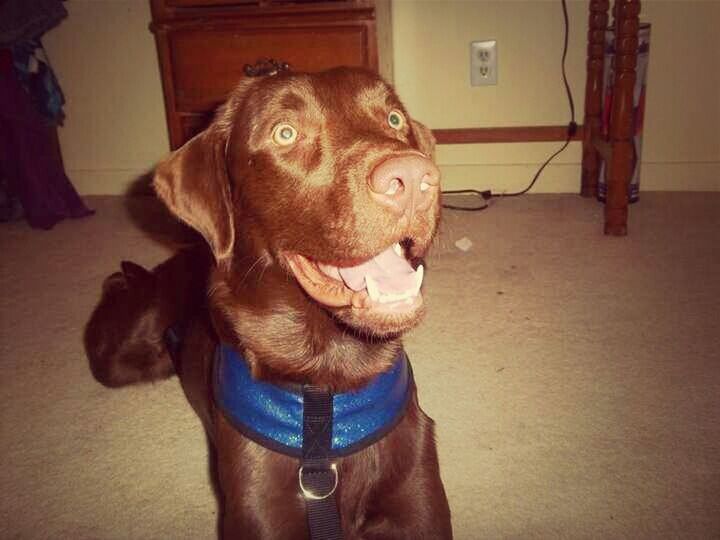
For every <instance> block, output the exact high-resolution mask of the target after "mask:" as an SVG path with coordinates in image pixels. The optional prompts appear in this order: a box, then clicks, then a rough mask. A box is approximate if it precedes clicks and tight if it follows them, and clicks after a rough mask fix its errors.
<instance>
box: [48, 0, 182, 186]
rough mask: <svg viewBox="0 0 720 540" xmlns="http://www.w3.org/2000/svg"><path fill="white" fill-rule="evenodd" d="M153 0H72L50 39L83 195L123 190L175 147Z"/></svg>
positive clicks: (65, 132) (71, 161) (65, 147)
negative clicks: (168, 120) (153, 25)
mask: <svg viewBox="0 0 720 540" xmlns="http://www.w3.org/2000/svg"><path fill="white" fill-rule="evenodd" d="M149 4H150V3H149V2H148V1H147V0H69V1H68V2H65V6H66V7H67V10H68V12H69V13H70V15H69V17H68V18H67V19H65V21H63V22H62V23H61V24H60V26H58V27H57V28H55V29H54V30H52V31H51V32H49V33H48V34H47V36H46V37H45V39H44V40H43V43H44V44H45V48H46V49H47V52H48V55H49V57H50V62H51V63H52V65H53V68H54V69H55V70H56V71H57V74H58V78H59V80H60V84H61V86H62V88H63V91H64V93H65V99H66V100H67V104H66V106H65V113H66V120H65V125H64V127H62V128H61V129H60V132H59V133H60V144H61V146H62V151H63V158H64V160H65V168H66V170H67V173H68V176H70V178H71V179H72V181H73V183H74V184H75V186H76V188H77V189H78V191H79V192H80V193H82V194H85V195H89V194H117V193H122V192H123V191H124V190H125V189H126V188H127V187H128V185H129V184H130V182H132V180H133V179H135V178H136V177H138V176H139V175H141V174H142V173H143V172H145V171H147V170H148V169H149V168H151V167H152V165H153V164H154V163H155V162H156V161H157V160H158V159H159V158H161V157H162V156H163V155H164V154H166V153H167V152H168V150H169V143H168V136H167V128H166V127H165V111H164V108H163V97H162V86H161V83H160V74H159V71H158V64H157V55H156V53H155V41H154V38H153V35H152V33H151V32H150V30H149V28H148V25H149V23H150V5H149Z"/></svg>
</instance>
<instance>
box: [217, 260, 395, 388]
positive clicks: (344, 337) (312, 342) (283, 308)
mask: <svg viewBox="0 0 720 540" xmlns="http://www.w3.org/2000/svg"><path fill="white" fill-rule="evenodd" d="M245 272H246V270H245V269H238V268H234V269H233V271H232V273H231V274H224V273H223V272H222V271H221V270H218V271H216V272H215V274H214V276H213V277H212V279H211V286H210V311H211V317H212V319H213V323H214V326H215V328H216V329H217V330H218V333H219V336H218V337H219V338H220V340H221V341H223V342H226V343H228V344H231V345H233V346H235V347H237V348H238V350H241V351H243V353H244V355H245V357H246V359H247V361H248V363H249V364H250V366H251V370H252V373H253V376H255V377H256V378H258V379H261V380H266V381H270V382H293V383H302V384H314V385H320V386H325V387H327V388H328V389H329V390H331V391H333V392H345V391H350V390H354V389H356V388H359V387H361V386H363V385H364V384H366V383H367V382H368V381H369V380H371V379H372V378H373V377H375V376H377V375H378V374H380V373H383V372H385V371H387V370H388V369H389V368H390V366H392V363H393V359H394V358H395V357H396V355H397V354H398V352H399V351H400V349H401V347H402V344H401V342H400V339H399V338H397V337H395V338H392V339H373V338H372V337H371V336H363V335H360V334H358V333H357V332H354V331H353V330H351V329H348V328H347V327H344V326H343V325H342V323H340V322H338V321H337V320H336V319H335V318H334V317H333V316H332V315H331V314H330V313H329V312H328V311H326V310H325V309H324V308H323V307H321V306H318V305H317V304H316V303H315V302H313V301H312V300H310V299H309V298H308V297H307V296H306V295H305V294H304V293H303V291H302V290H301V289H300V287H299V286H298V285H297V284H296V283H295V282H294V281H292V280H288V278H287V276H286V275H285V274H284V273H283V272H282V271H281V270H280V269H279V268H277V267H268V268H265V269H263V271H262V273H258V274H257V276H261V277H259V278H258V277H255V276H252V277H250V278H245V279H233V276H238V275H239V276H241V277H242V276H243V275H244V274H245ZM228 275H229V276H230V278H229V279H228ZM238 336H242V339H240V338H239V337H238Z"/></svg>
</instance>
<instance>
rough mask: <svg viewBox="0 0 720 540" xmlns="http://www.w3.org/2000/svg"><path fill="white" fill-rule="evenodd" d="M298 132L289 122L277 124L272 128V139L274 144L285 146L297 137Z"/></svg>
mask: <svg viewBox="0 0 720 540" xmlns="http://www.w3.org/2000/svg"><path fill="white" fill-rule="evenodd" d="M297 136H298V132H297V129H295V128H294V127H293V126H291V125H290V124H285V123H283V124H278V125H276V126H275V127H274V128H273V132H272V139H273V142H275V144H279V145H280V146H287V145H289V144H292V143H294V142H295V140H296V139H297Z"/></svg>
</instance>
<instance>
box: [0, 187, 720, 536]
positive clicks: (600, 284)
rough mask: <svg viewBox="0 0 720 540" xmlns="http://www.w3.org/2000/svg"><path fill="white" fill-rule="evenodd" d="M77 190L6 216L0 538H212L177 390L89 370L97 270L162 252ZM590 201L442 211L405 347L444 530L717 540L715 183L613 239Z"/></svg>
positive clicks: (0, 283)
mask: <svg viewBox="0 0 720 540" xmlns="http://www.w3.org/2000/svg"><path fill="white" fill-rule="evenodd" d="M88 202H89V204H90V205H91V206H92V207H94V208H95V209H97V215H96V216H95V217H92V218H88V219H85V220H80V221H69V222H64V223H61V224H60V225H58V226H57V227H56V228H55V229H54V230H52V231H49V232H42V231H32V230H30V229H28V228H27V227H26V225H25V224H24V223H13V224H4V225H0V249H1V252H2V255H1V259H0V296H1V298H2V300H1V302H0V323H1V325H0V367H1V371H0V400H1V401H2V406H1V408H0V430H1V432H0V434H1V441H0V457H1V458H2V466H1V467H0V537H2V538H32V539H35V538H53V539H64V538H72V539H76V538H77V539H89V538H117V539H135V538H138V539H175V538H178V539H180V538H208V539H209V538H214V537H215V520H216V514H217V510H216V504H215V500H214V498H213V495H212V491H211V488H210V485H209V482H208V473H207V463H206V451H207V449H206V443H205V438H204V436H203V434H202V431H201V427H200V423H199V422H198V420H196V418H195V417H194V416H193V414H192V413H191V411H190V408H189V406H187V404H186V403H185V400H184V397H183V395H182V392H181V390H180V388H179V386H178V382H177V380H175V379H172V380H169V381H167V382H163V383H161V384H157V385H154V386H145V387H135V388H127V389H121V390H107V389H105V388H103V387H101V386H99V385H98V384H96V383H95V382H94V380H93V379H92V377H91V376H90V372H89V371H88V369H87V365H86V361H85V358H84V355H83V350H82V345H81V331H82V328H83V324H84V323H85V321H86V319H87V317H88V314H89V313H90V310H91V309H92V307H93V305H94V303H95V302H96V300H97V298H98V294H99V291H100V283H101V281H102V279H103V277H104V276H105V275H107V274H109V273H110V272H112V271H114V270H116V269H117V267H118V263H119V261H120V259H122V258H130V259H133V260H135V261H137V262H140V263H142V264H146V265H152V264H154V263H156V262H159V261H160V260H161V258H162V257H163V256H164V254H165V253H167V250H166V249H165V248H162V247H160V246H159V245H158V244H156V243H154V242H153V241H151V240H150V239H149V238H148V237H147V236H146V235H145V234H144V233H142V232H141V231H140V230H139V229H138V228H137V227H136V226H134V225H133V223H132V222H131V220H130V219H129V217H128V214H127V212H126V209H125V208H124V206H123V203H122V201H121V200H120V199H113V198H91V199H89V201H88ZM601 212H602V208H601V206H600V205H599V204H598V203H597V202H595V201H593V200H584V199H581V198H579V197H576V196H571V195H566V196H545V195H536V196H528V197H524V198H518V199H508V200H497V201H494V204H493V206H492V207H491V208H490V210H488V211H485V212H480V213H478V214H458V213H452V212H446V215H445V216H446V219H445V221H444V224H443V230H442V234H441V236H440V238H439V241H438V245H437V247H436V249H435V252H434V254H433V256H432V257H431V259H430V260H429V272H428V278H427V281H426V290H427V298H428V299H429V307H430V312H429V315H428V317H427V319H426V321H425V323H424V324H423V325H422V326H421V328H420V329H418V330H416V331H415V332H413V333H412V335H410V336H409V337H408V338H407V340H406V343H407V349H408V351H409V353H410V357H411V359H412V360H413V363H414V367H415V373H416V376H417V379H418V385H419V392H420V401H421V404H422V406H423V407H424V408H425V410H426V411H427V412H428V413H429V414H430V415H431V416H433V417H434V418H435V420H436V421H437V424H438V428H437V432H438V439H439V451H440V459H441V465H442V474H443V477H444V481H445V486H446V489H447V492H448V496H449V499H450V506H451V508H452V512H453V523H454V529H455V534H456V537H457V538H460V539H475V538H573V539H575V538H632V539H635V538H647V539H658V538H720V352H718V351H720V323H719V322H718V320H719V319H720V238H719V236H720V193H716V194H669V193H667V194H654V193H643V194H642V196H641V201H640V203H639V204H637V205H635V206H633V207H632V208H631V221H630V231H631V234H630V236H629V237H627V238H610V237H604V236H603V235H602V234H601V221H602V219H601ZM462 237H468V238H469V239H470V240H472V242H473V246H472V248H471V249H470V250H469V251H467V252H463V251H460V250H459V249H457V248H456V247H455V246H454V242H455V241H456V240H458V239H460V238H462Z"/></svg>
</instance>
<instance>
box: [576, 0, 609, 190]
mask: <svg viewBox="0 0 720 540" xmlns="http://www.w3.org/2000/svg"><path fill="white" fill-rule="evenodd" d="M608 7H609V0H591V1H590V17H589V21H588V48H587V79H586V83H585V120H584V123H583V128H584V131H583V152H582V177H581V182H580V195H582V196H583V197H595V196H597V187H598V174H599V172H600V156H599V154H598V151H597V149H596V148H595V146H594V144H593V139H594V138H597V137H599V136H600V129H601V123H602V122H601V118H600V115H601V113H602V94H603V70H604V64H605V30H606V29H607V25H608Z"/></svg>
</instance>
